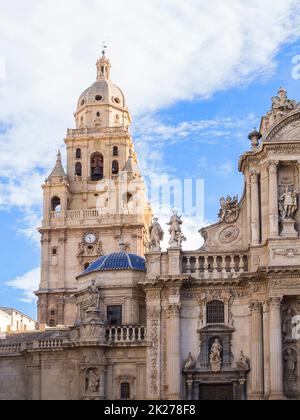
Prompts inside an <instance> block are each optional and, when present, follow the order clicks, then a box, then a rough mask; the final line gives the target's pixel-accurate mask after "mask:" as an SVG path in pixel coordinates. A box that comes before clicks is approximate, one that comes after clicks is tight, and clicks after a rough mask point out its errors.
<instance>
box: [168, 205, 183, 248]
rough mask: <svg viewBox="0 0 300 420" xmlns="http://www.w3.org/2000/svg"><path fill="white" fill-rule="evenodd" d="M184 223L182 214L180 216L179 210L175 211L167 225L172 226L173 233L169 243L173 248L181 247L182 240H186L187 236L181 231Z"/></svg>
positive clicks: (171, 232)
mask: <svg viewBox="0 0 300 420" xmlns="http://www.w3.org/2000/svg"><path fill="white" fill-rule="evenodd" d="M182 224H183V221H182V220H181V216H178V214H177V212H176V211H174V212H173V215H172V217H171V219H170V222H169V223H167V225H168V226H170V229H169V233H170V235H171V238H170V241H169V244H170V247H171V248H180V247H181V245H182V242H184V241H186V237H185V236H184V235H183V233H182V231H181V225H182Z"/></svg>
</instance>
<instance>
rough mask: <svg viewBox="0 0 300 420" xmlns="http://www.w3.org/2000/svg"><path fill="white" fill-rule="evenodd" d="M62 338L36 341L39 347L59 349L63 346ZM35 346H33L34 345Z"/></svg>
mask: <svg viewBox="0 0 300 420" xmlns="http://www.w3.org/2000/svg"><path fill="white" fill-rule="evenodd" d="M63 343H64V342H63V339H61V338H60V339H54V340H40V341H38V348H39V349H59V348H62V347H63ZM34 347H35V346H34Z"/></svg>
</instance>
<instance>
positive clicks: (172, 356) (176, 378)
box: [168, 303, 182, 401]
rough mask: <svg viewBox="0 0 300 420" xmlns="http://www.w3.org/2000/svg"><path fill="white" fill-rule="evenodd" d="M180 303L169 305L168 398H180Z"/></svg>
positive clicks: (174, 399)
mask: <svg viewBox="0 0 300 420" xmlns="http://www.w3.org/2000/svg"><path fill="white" fill-rule="evenodd" d="M180 312H181V305H180V303H171V304H170V305H169V331H168V385H169V400H173V401H176V400H180V399H181V377H182V372H181V371H182V366H181V341H180Z"/></svg>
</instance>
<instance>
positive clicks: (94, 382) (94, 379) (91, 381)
mask: <svg viewBox="0 0 300 420" xmlns="http://www.w3.org/2000/svg"><path fill="white" fill-rule="evenodd" d="M99 386H100V378H99V374H98V371H97V369H89V370H88V371H87V373H86V391H87V392H88V393H89V394H94V393H96V392H99Z"/></svg>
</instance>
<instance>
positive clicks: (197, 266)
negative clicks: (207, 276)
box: [195, 257, 201, 279]
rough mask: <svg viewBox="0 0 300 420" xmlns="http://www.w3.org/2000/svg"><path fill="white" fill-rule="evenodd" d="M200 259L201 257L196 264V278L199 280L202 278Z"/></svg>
mask: <svg viewBox="0 0 300 420" xmlns="http://www.w3.org/2000/svg"><path fill="white" fill-rule="evenodd" d="M200 271H201V270H200V259H199V257H196V264H195V277H196V278H197V279H199V278H200Z"/></svg>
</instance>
